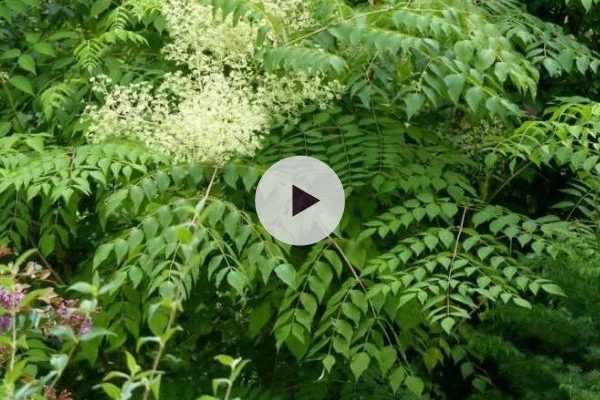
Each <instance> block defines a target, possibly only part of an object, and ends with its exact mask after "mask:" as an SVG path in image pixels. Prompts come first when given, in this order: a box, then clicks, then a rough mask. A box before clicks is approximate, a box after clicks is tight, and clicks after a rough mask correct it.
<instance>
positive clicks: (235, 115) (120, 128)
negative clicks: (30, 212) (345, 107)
mask: <svg viewBox="0 0 600 400" xmlns="http://www.w3.org/2000/svg"><path fill="white" fill-rule="evenodd" d="M280 3H281V4H284V3H285V4H287V7H288V8H285V7H284V6H282V5H281V4H280ZM265 6H266V7H267V6H268V7H273V8H277V7H280V6H281V7H280V8H278V10H279V12H281V13H290V14H291V15H298V16H300V18H301V20H300V21H299V23H302V24H303V23H308V22H307V21H308V17H307V16H306V15H305V12H306V10H305V9H304V8H303V7H304V6H303V5H302V2H301V1H298V0H289V1H287V2H286V1H285V0H269V4H268V5H265ZM163 14H164V15H165V17H166V20H167V29H168V31H169V33H170V37H171V39H172V41H171V43H170V44H168V45H167V46H165V47H164V49H163V52H164V54H165V56H166V57H167V58H168V59H169V60H171V61H173V62H175V63H176V64H178V65H181V66H185V67H187V69H188V70H189V71H190V72H189V73H186V74H183V73H181V72H179V73H175V74H167V75H166V76H165V77H164V80H163V81H162V83H160V84H159V85H154V84H152V83H137V84H131V85H127V86H122V85H113V84H112V83H111V82H109V81H108V80H107V79H106V78H104V79H100V80H98V81H96V82H95V85H94V86H95V90H97V91H99V92H101V94H102V95H103V97H104V98H105V102H104V104H103V105H102V106H90V107H88V108H87V110H86V117H87V120H88V121H89V127H88V138H89V139H90V140H91V141H92V142H98V141H103V140H106V139H107V138H109V137H114V136H121V137H123V136H124V137H131V138H136V139H138V140H141V141H142V142H144V143H146V144H147V145H149V146H150V147H153V148H155V149H157V150H159V151H162V152H165V153H167V154H169V155H171V156H172V157H173V158H174V159H175V160H176V161H192V160H193V161H206V162H215V163H222V162H223V161H225V160H226V159H227V158H228V157H230V156H231V155H232V154H239V155H252V154H253V153H254V152H255V151H256V149H257V148H258V146H259V142H260V135H261V134H264V133H265V132H267V131H268V129H269V126H270V123H271V122H272V121H273V120H274V119H278V120H280V119H281V118H294V117H295V114H297V113H298V111H299V110H300V109H301V108H302V107H303V106H304V105H306V104H309V103H311V104H317V105H318V106H320V107H322V108H325V107H327V106H328V105H329V104H330V103H331V102H332V101H333V100H334V99H335V98H337V97H338V96H339V94H340V93H341V91H342V87H341V85H340V84H339V83H338V82H336V81H334V82H328V81H326V80H325V79H324V78H323V76H320V75H318V74H314V75H313V74H299V73H298V74H288V75H286V76H283V77H280V76H276V75H272V74H266V73H265V72H264V71H263V70H262V68H261V66H260V64H259V63H258V62H257V61H256V60H255V58H254V53H255V51H256V49H255V43H256V36H257V34H258V31H257V28H256V26H253V25H251V24H250V23H249V22H247V21H244V20H241V21H239V22H238V23H237V24H235V25H234V24H232V23H231V21H222V18H221V19H219V18H213V9H212V8H211V7H209V6H205V5H202V4H199V3H197V2H196V1H194V0H168V1H166V2H165V3H164V7H163Z"/></svg>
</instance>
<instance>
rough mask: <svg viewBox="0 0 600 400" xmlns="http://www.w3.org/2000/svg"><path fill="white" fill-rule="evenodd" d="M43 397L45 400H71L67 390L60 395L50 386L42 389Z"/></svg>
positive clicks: (71, 395)
mask: <svg viewBox="0 0 600 400" xmlns="http://www.w3.org/2000/svg"><path fill="white" fill-rule="evenodd" d="M44 396H45V397H46V400H73V394H72V393H71V392H70V391H69V390H67V389H63V390H62V391H61V392H60V394H58V393H57V392H56V389H54V388H53V387H50V386H47V387H46V388H45V389H44Z"/></svg>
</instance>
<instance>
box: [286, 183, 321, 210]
mask: <svg viewBox="0 0 600 400" xmlns="http://www.w3.org/2000/svg"><path fill="white" fill-rule="evenodd" d="M319 201H320V200H319V199H317V198H316V197H315V196H313V195H310V194H308V193H306V192H305V191H304V190H302V189H300V188H299V187H298V186H296V185H292V216H295V215H296V214H299V213H301V212H302V211H304V210H306V209H307V208H309V207H312V206H314V205H315V204H317V203H318V202H319Z"/></svg>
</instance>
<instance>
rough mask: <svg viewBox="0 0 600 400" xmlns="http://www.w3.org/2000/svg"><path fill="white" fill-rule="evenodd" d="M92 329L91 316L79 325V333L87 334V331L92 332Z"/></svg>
mask: <svg viewBox="0 0 600 400" xmlns="http://www.w3.org/2000/svg"><path fill="white" fill-rule="evenodd" d="M91 330H92V321H91V320H90V319H89V318H86V319H85V320H83V322H82V323H81V325H80V326H79V334H80V335H85V334H86V333H90V332H91Z"/></svg>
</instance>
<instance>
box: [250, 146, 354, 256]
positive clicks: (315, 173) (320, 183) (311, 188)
mask: <svg viewBox="0 0 600 400" xmlns="http://www.w3.org/2000/svg"><path fill="white" fill-rule="evenodd" d="M294 186H296V188H297V189H296V191H295V192H296V195H297V196H296V211H298V210H299V209H300V210H302V211H300V212H297V213H296V215H293V211H294V207H293V206H294V204H293V203H294V200H293V198H292V194H293V192H294V189H293V187H294ZM298 189H300V190H299V191H298ZM302 192H303V193H302ZM299 193H300V195H301V196H302V195H304V198H302V197H300V198H299V197H298V194H299ZM306 198H308V199H311V198H315V199H316V200H317V201H314V200H312V199H311V200H309V203H308V204H310V206H308V207H306V208H304V207H305V206H306V204H305V205H302V204H299V202H302V201H303V200H305V199H306ZM255 203H256V211H257V213H258V218H259V219H260V222H261V223H262V225H263V226H264V227H265V229H266V230H267V231H268V232H269V233H270V234H271V235H273V237H275V238H276V239H277V240H280V241H282V242H284V243H287V244H290V245H294V246H306V245H310V244H314V243H317V242H318V241H320V240H323V239H324V238H326V237H327V236H329V234H331V232H333V231H334V230H335V228H336V227H337V226H338V224H339V223H340V220H341V219H342V215H343V214H344V205H345V195H344V187H343V186H342V182H340V179H339V178H338V176H337V175H336V174H335V172H333V170H332V169H331V168H330V167H329V166H328V165H327V164H325V163H324V162H322V161H319V160H317V159H316V158H312V157H305V156H295V157H288V158H284V159H283V160H280V161H278V162H277V163H275V164H273V165H272V166H271V167H270V168H269V169H268V170H267V172H265V174H264V175H263V176H262V178H261V179H260V182H259V183H258V187H257V188H256V196H255ZM313 203H314V204H313Z"/></svg>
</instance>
